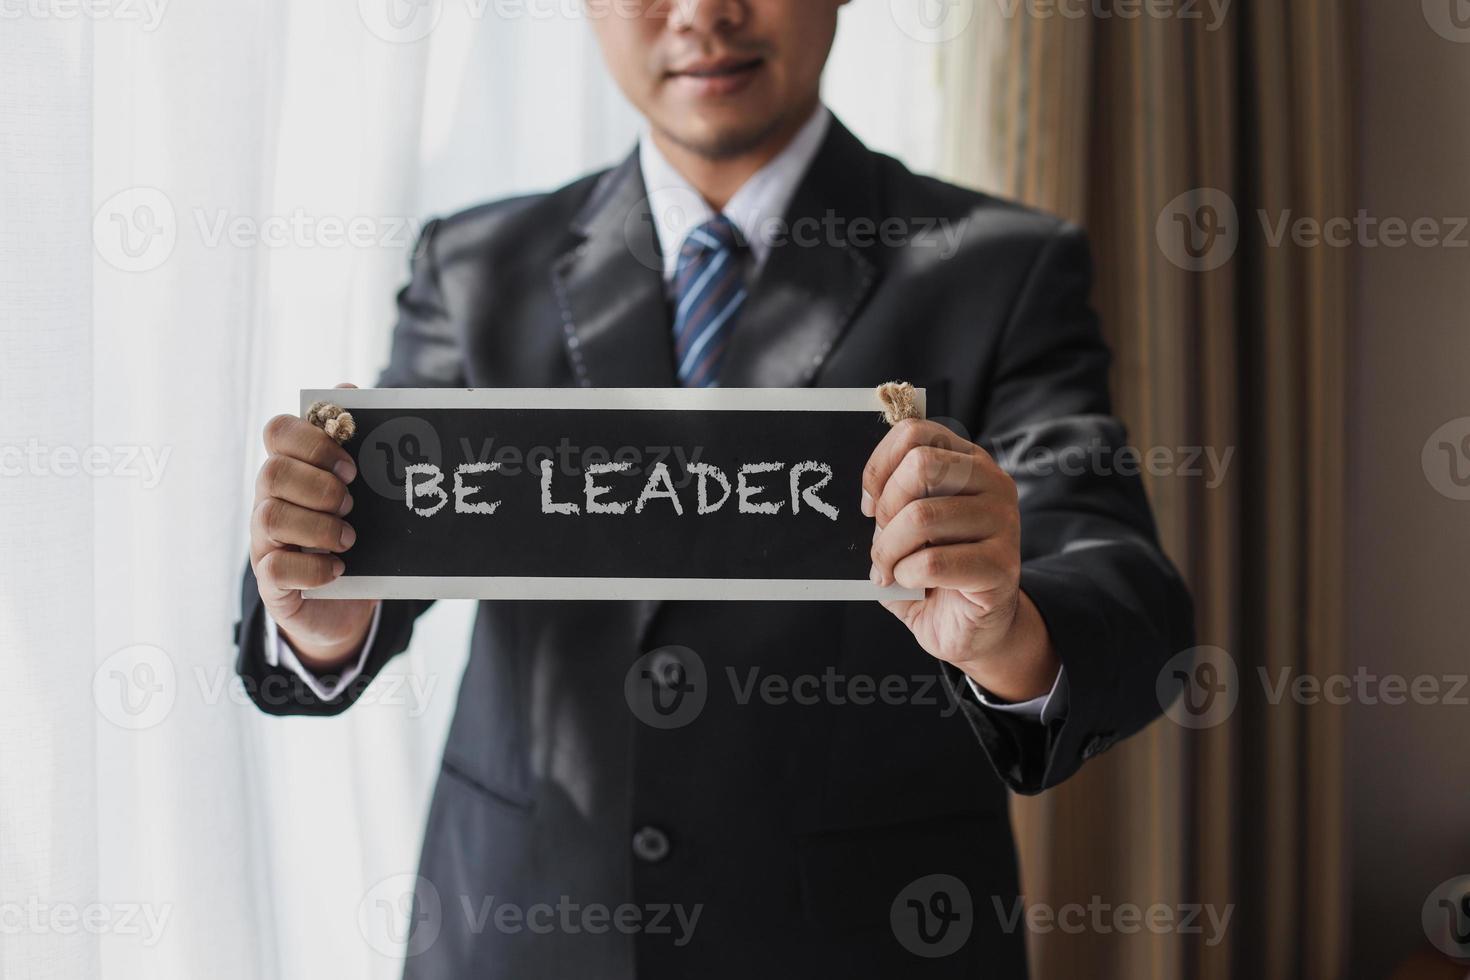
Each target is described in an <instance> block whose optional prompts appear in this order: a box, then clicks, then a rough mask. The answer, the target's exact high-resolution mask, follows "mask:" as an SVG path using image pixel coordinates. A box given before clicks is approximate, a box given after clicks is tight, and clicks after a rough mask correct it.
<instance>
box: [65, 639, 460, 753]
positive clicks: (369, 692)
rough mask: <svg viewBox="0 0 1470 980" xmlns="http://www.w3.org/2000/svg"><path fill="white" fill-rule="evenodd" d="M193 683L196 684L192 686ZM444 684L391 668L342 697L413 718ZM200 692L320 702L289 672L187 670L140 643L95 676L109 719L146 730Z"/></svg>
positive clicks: (100, 705) (209, 701)
mask: <svg viewBox="0 0 1470 980" xmlns="http://www.w3.org/2000/svg"><path fill="white" fill-rule="evenodd" d="M190 684H192V685H193V687H192V689H191V688H190ZM438 688H439V675H438V674H434V673H430V674H423V675H421V674H418V673H403V674H400V673H396V672H385V673H381V674H377V675H374V676H371V677H369V676H368V675H360V676H359V677H357V678H356V679H355V680H354V681H353V682H352V683H351V684H349V685H347V687H346V688H345V689H344V690H343V692H342V693H341V694H339V695H338V696H339V697H347V698H350V699H351V700H352V702H353V704H354V705H356V706H359V707H366V706H372V705H378V706H381V707H385V708H392V709H396V710H406V713H407V715H408V716H409V717H410V718H420V717H422V716H423V715H424V714H426V713H427V712H428V710H429V707H430V705H431V703H432V702H433V699H434V694H435V692H436V691H437V690H438ZM186 691H187V692H188V693H189V695H190V696H191V697H195V696H197V697H198V699H199V701H200V703H202V704H204V705H205V706H207V707H213V706H217V705H220V704H223V703H229V704H232V705H235V706H237V707H249V706H251V705H252V704H258V705H262V706H265V707H268V708H279V707H290V706H292V705H296V704H301V703H307V704H315V703H318V702H319V701H320V698H318V697H316V696H315V695H313V694H312V693H311V692H310V690H309V688H308V687H307V685H306V682H305V681H304V680H302V679H300V678H298V677H296V676H295V675H292V674H289V673H272V674H268V675H267V676H266V677H264V678H262V679H256V678H253V677H241V676H240V675H238V674H236V673H235V671H234V670H233V669H231V668H230V667H229V666H228V665H226V664H218V665H214V666H205V665H202V664H199V665H195V666H194V667H193V669H192V670H187V671H181V670H180V669H179V668H178V667H177V665H175V663H174V660H173V658H172V657H170V656H169V655H168V653H166V652H165V651H164V650H163V649H162V648H160V647H156V646H153V645H151V644H147V643H139V644H134V645H133V646H128V647H124V648H123V649H121V650H118V651H117V652H115V653H113V654H112V655H110V656H109V657H107V659H106V660H104V661H102V663H101V664H100V665H99V666H98V668H97V670H96V672H95V673H94V674H93V675H92V700H93V702H94V703H95V704H96V705H97V710H98V711H99V712H100V713H101V715H102V716H103V717H104V718H106V719H107V720H108V721H110V722H112V723H113V724H114V725H116V726H117V727H119V728H124V729H127V730H128V731H143V730H144V729H148V728H153V727H156V726H158V725H161V724H163V722H164V721H166V720H167V719H168V717H169V714H170V713H171V712H172V711H173V708H174V705H175V704H176V703H177V702H178V699H179V695H180V694H181V693H185V692H186Z"/></svg>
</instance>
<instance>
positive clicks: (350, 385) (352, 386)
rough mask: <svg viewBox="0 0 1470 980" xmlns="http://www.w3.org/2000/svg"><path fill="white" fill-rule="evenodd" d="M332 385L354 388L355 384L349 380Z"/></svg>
mask: <svg viewBox="0 0 1470 980" xmlns="http://www.w3.org/2000/svg"><path fill="white" fill-rule="evenodd" d="M333 387H336V388H356V387H357V385H355V384H353V383H352V382H351V381H344V382H342V383H341V384H339V385H334V386H333Z"/></svg>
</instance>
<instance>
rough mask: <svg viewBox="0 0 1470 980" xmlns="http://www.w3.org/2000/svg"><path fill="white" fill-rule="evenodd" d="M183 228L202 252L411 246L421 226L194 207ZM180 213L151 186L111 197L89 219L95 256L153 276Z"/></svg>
mask: <svg viewBox="0 0 1470 980" xmlns="http://www.w3.org/2000/svg"><path fill="white" fill-rule="evenodd" d="M188 215H189V218H190V221H189V222H188V223H187V224H185V225H184V226H183V229H187V230H189V231H190V232H192V234H193V235H194V238H195V240H196V241H197V242H198V243H199V245H201V246H202V247H204V248H208V249H217V248H235V249H260V248H264V249H281V248H305V249H338V248H355V249H370V248H396V249H404V250H407V249H409V248H411V247H412V246H413V243H414V241H415V240H416V239H417V238H418V235H419V232H420V231H421V230H422V227H423V223H422V222H421V221H420V220H419V219H417V218H411V217H407V216H404V215H366V214H355V215H338V214H313V213H312V212H310V211H308V210H306V209H305V208H300V207H298V208H293V209H292V210H290V211H288V212H285V213H282V214H268V215H264V216H262V215H252V214H237V213H234V212H232V211H230V210H229V209H228V208H204V207H195V208H191V209H190V210H189V211H188ZM183 229H181V227H180V221H179V216H178V212H177V210H176V209H175V207H174V204H173V201H172V200H170V199H169V197H168V195H167V194H165V193H164V192H163V191H161V190H159V189H158V188H156V187H131V188H128V189H126V190H123V191H119V192H118V193H116V194H114V195H112V196H111V197H109V198H108V199H107V200H106V201H104V202H103V203H102V206H101V207H99V208H98V209H97V213H96V215H95V216H94V217H93V219H92V241H93V244H94V245H95V246H96V248H97V254H98V255H100V256H101V257H102V259H103V260H104V261H106V262H107V263H108V264H109V265H111V266H113V267H114V268H117V269H120V270H121V271H123V272H151V271H152V270H154V269H157V268H159V267H160V266H162V265H163V264H164V263H165V262H167V261H168V259H169V257H170V256H171V255H173V252H174V249H175V247H176V246H177V245H178V240H179V234H180V232H181V230H183Z"/></svg>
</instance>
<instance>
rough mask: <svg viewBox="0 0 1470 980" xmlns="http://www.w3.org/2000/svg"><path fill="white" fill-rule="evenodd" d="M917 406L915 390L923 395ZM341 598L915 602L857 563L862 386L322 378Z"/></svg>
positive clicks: (864, 557)
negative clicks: (411, 385) (340, 486)
mask: <svg viewBox="0 0 1470 980" xmlns="http://www.w3.org/2000/svg"><path fill="white" fill-rule="evenodd" d="M919 395H920V401H919V407H920V408H921V409H922V407H923V392H922V391H921V392H920V393H919ZM318 401H328V402H332V403H335V404H337V405H339V406H341V407H342V408H344V409H346V410H347V411H349V412H351V413H352V415H353V417H354V419H355V421H356V432H355V434H354V435H353V437H352V438H351V439H350V440H349V441H348V442H346V443H345V444H344V447H343V448H345V449H346V450H347V452H348V453H349V454H351V456H352V457H353V459H354V460H355V461H356V463H357V467H358V473H359V475H358V478H357V480H356V482H354V483H353V485H352V487H351V490H352V496H353V504H354V505H353V509H352V512H351V514H350V515H349V516H348V521H349V522H351V524H352V526H353V528H354V529H355V530H356V531H357V542H356V544H355V545H354V546H353V547H352V549H351V550H350V551H348V552H347V553H346V554H344V555H342V558H343V560H344V562H345V563H346V566H347V568H346V573H345V574H344V575H343V576H342V577H341V578H339V579H338V580H337V581H336V582H334V583H333V584H331V585H329V586H327V587H325V588H322V589H318V590H315V591H313V592H311V593H309V594H310V595H311V596H312V597H313V598H341V599H348V598H351V599H362V598H380V599H454V598H468V599H767V600H769V599H805V600H856V599H867V600H873V599H878V598H915V597H918V596H919V593H917V592H915V591H913V590H905V589H901V588H898V587H896V586H895V587H890V588H886V589H880V588H878V587H877V586H875V585H873V584H872V583H871V582H870V581H869V579H868V573H869V570H870V568H871V565H872V563H871V561H870V559H869V550H870V549H871V546H872V541H873V521H872V519H871V518H868V517H864V516H863V514H862V511H861V510H860V508H859V504H860V499H861V496H862V473H863V467H864V466H865V465H866V464H867V461H868V457H869V455H870V454H871V453H872V451H873V449H874V447H876V446H877V445H878V443H879V441H880V440H882V438H883V436H884V435H885V434H886V433H887V431H888V427H887V424H886V423H885V422H884V420H883V417H882V414H881V406H880V404H879V403H878V400H877V397H876V395H875V394H874V391H873V389H871V388H861V389H819V388H803V389H728V390H722V389H677V388H658V389H626V388H625V389H497V390H488V389H486V390H464V389H405V388H396V389H381V390H370V389H333V390H322V391H303V392H302V393H301V404H302V412H303V414H305V410H306V408H307V406H309V405H311V404H313V403H315V402H318Z"/></svg>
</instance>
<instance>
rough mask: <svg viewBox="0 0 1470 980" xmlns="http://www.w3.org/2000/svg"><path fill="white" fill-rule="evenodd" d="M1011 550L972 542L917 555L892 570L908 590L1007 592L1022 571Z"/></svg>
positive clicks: (938, 548)
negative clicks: (1011, 555) (1011, 554)
mask: <svg viewBox="0 0 1470 980" xmlns="http://www.w3.org/2000/svg"><path fill="white" fill-rule="evenodd" d="M1009 554H1010V552H1009V550H1008V549H1007V548H1006V547H1004V546H1003V545H1001V544H1000V543H999V542H996V541H970V542H966V543H965V544H950V545H940V546H937V547H933V548H925V549H923V550H922V551H916V552H914V553H912V554H910V555H909V556H908V557H906V558H904V559H903V560H902V561H900V562H899V563H898V564H897V565H895V566H894V568H893V580H894V582H895V583H896V584H897V585H900V586H902V587H903V588H905V589H954V590H955V591H957V592H964V593H968V594H972V595H973V594H979V593H986V592H1002V593H1004V592H1006V591H1007V590H1009V589H1010V588H1012V587H1013V586H1014V585H1015V582H1016V580H1017V577H1018V576H1019V575H1020V569H1019V567H1018V565H1017V564H1016V563H1015V562H1014V559H1013V558H1012V557H1008V556H1009Z"/></svg>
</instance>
